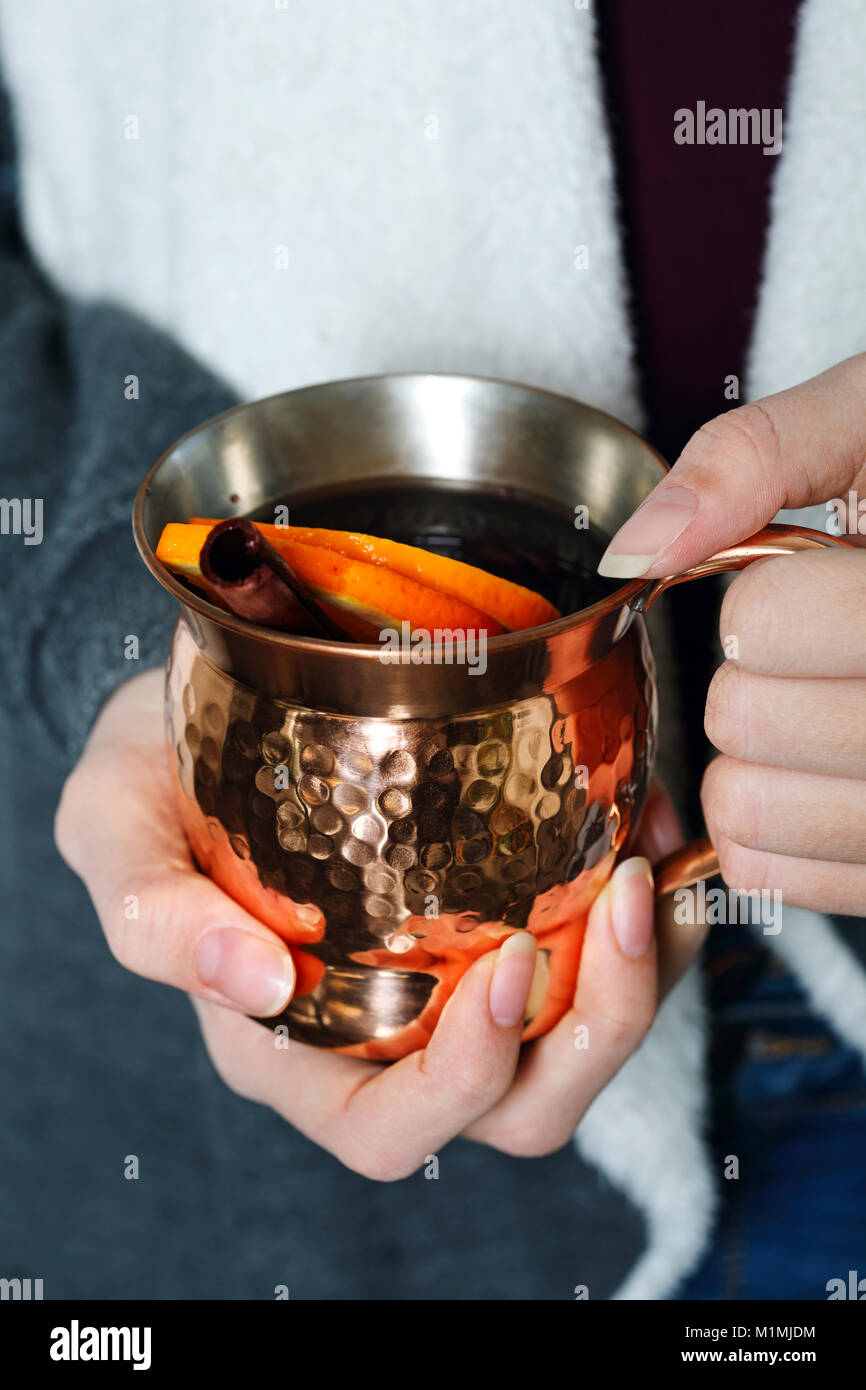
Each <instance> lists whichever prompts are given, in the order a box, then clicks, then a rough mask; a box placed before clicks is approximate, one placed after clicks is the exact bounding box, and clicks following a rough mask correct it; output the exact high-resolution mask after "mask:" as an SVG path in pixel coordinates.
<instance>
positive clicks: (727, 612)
mask: <svg viewBox="0 0 866 1390" xmlns="http://www.w3.org/2000/svg"><path fill="white" fill-rule="evenodd" d="M849 494H853V501H854V507H855V514H854V515H853V527H854V528H855V529H854V531H853V533H851V534H848V535H847V536H846V539H847V540H849V541H853V542H855V543H856V544H859V546H860V547H861V549H860V550H849V549H842V548H840V549H838V550H835V549H832V550H829V549H828V550H814V551H807V552H800V553H799V554H796V555H787V556H780V557H779V558H774V559H771V560H765V561H759V562H757V563H755V564H752V565H750V566H749V567H748V569H746V570H744V571H743V572H742V574H740V575H739V576H738V578H737V579H736V580H735V581H734V582H733V584H732V585H731V586H730V588H729V589H728V591H727V594H726V597H725V601H724V606H723V608H722V615H721V625H720V630H721V638H722V643H723V646H724V648H725V650H726V653H728V654H729V657H730V659H729V660H727V661H726V662H725V664H724V665H723V666H722V667H721V668H720V670H719V671H718V672H717V673H716V675H715V678H714V680H713V683H712V685H711V687H710V691H709V696H708V699H707V714H706V728H707V734H708V736H709V738H710V739H711V740H712V742H713V743H714V744H715V746H716V747H717V748H718V749H719V750H720V752H721V754H722V756H721V757H719V758H716V759H715V761H714V762H713V763H712V764H711V765H710V767H709V769H708V771H707V773H706V776H705V778H704V785H703V804H704V814H705V816H706V822H707V828H708V830H709V833H710V835H711V837H712V840H713V843H714V845H715V847H716V849H717V851H718V854H719V860H720V863H721V869H722V875H723V877H724V878H725V879H726V881H727V882H728V884H729V885H730V886H731V887H734V888H741V889H749V890H753V889H759V890H764V889H769V890H776V889H778V890H779V891H780V892H781V894H782V900H783V901H784V902H787V903H790V904H791V905H794V906H800V907H810V908H814V909H817V910H820V911H825V912H841V913H853V914H858V915H866V719H864V715H866V551H864V550H863V549H862V547H863V545H864V542H866V534H857V532H856V527H857V519H858V518H857V515H856V509H857V508H858V505H859V508H861V509H862V510H861V512H860V525H861V526H862V528H863V532H864V533H866V354H861V355H860V356H857V357H852V358H849V359H848V361H846V362H842V363H840V364H839V366H837V367H834V368H833V369H832V370H831V371H828V372H825V373H824V374H823V375H822V376H819V377H815V378H814V380H812V381H807V382H804V383H803V385H801V386H796V387H794V388H793V389H792V390H790V391H783V392H780V393H779V394H778V395H775V396H768V397H767V398H766V399H765V400H762V401H758V402H756V403H755V404H753V405H746V406H743V407H741V408H740V409H737V410H732V411H730V412H729V413H728V414H726V415H721V416H719V417H718V418H717V419H715V420H711V421H710V423H709V424H707V425H704V427H703V428H702V429H701V430H699V431H698V433H697V434H696V435H695V436H694V437H693V438H692V439H691V440H690V441H689V444H688V445H687V447H686V448H685V450H684V451H683V453H682V455H681V457H680V459H679V461H678V462H677V464H676V465H675V466H674V468H673V469H672V470H671V472H670V473H669V474H668V476H667V477H666V478H665V480H664V482H662V483H660V484H659V485H658V487H656V488H655V489H654V491H653V492H652V493H651V494H650V496H649V498H648V499H647V500H646V501H645V502H644V503H643V504H642V505H641V506H640V507H639V508H638V510H637V511H636V512H635V513H634V515H633V516H632V517H631V518H630V519H629V520H628V521H627V522H626V524H625V526H623V527H622V528H621V530H620V531H619V532H618V533H617V535H616V536H615V537H614V539H613V541H612V542H611V545H610V547H609V548H608V551H607V553H606V555H605V557H604V559H603V561H602V564H601V566H600V567H599V568H600V570H601V572H602V573H604V574H608V575H610V576H612V577H618V578H626V577H631V576H637V575H647V576H653V577H656V576H661V575H670V574H676V573H678V572H679V571H681V570H684V569H687V568H688V567H689V566H691V565H694V564H697V563H698V562H699V561H701V560H704V559H706V558H707V557H708V556H709V555H712V554H713V552H714V551H716V550H720V549H722V548H723V547H724V546H726V545H730V544H731V543H732V542H735V541H740V540H743V539H744V538H745V537H746V536H748V535H750V534H751V533H752V532H754V531H757V530H759V529H760V528H761V527H763V526H765V525H766V524H767V523H768V522H769V521H771V520H772V518H773V517H774V516H775V514H776V512H777V511H778V510H779V509H780V508H782V507H785V508H796V507H804V506H808V505H811V504H814V503H826V502H829V501H831V500H832V499H841V500H844V501H845V502H846V503H847V502H848V501H849ZM851 515H852V514H851V512H849V527H850V526H852V519H851Z"/></svg>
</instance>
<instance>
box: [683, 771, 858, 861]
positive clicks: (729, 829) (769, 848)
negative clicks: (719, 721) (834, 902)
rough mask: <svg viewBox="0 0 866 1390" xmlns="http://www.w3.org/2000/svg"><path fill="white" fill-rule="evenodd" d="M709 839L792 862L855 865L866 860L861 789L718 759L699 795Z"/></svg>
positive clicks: (848, 782) (814, 776)
mask: <svg viewBox="0 0 866 1390" xmlns="http://www.w3.org/2000/svg"><path fill="white" fill-rule="evenodd" d="M701 799H702V802H703V808H704V815H705V818H706V822H707V829H708V830H709V833H710V838H711V839H712V840H713V842H714V843H715V840H716V836H717V835H723V836H724V837H725V839H727V840H732V841H733V842H734V843H735V844H738V845H741V846H743V847H744V848H746V849H753V850H761V851H763V852H764V853H766V854H780V855H787V856H790V857H793V858H800V857H802V858H805V859H827V860H830V861H832V862H839V863H852V864H857V863H860V861H861V860H862V859H863V858H864V856H866V797H864V795H863V785H862V783H861V782H855V781H851V780H848V779H846V778H842V777H823V776H819V775H817V774H810V773H805V772H790V771H788V770H787V769H783V768H776V767H763V766H761V765H756V764H754V763H741V762H736V761H735V760H734V759H733V758H726V757H720V758H715V759H714V760H713V762H711V763H710V766H709V767H708V768H707V771H706V773H705V774H704V781H703V787H702V792H701Z"/></svg>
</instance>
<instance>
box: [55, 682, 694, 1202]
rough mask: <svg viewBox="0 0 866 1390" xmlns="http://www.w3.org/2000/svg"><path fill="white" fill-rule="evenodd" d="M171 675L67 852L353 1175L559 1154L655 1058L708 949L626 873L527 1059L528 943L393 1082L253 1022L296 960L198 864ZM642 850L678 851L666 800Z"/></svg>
mask: <svg viewBox="0 0 866 1390" xmlns="http://www.w3.org/2000/svg"><path fill="white" fill-rule="evenodd" d="M162 683H163V676H162V673H161V672H155V671H153V672H148V673H147V674H146V675H143V676H139V677H137V678H136V679H135V680H133V681H130V682H129V683H128V684H127V685H125V686H123V687H121V689H120V690H118V691H117V692H116V694H115V695H114V697H113V698H112V699H111V700H110V701H109V703H108V704H107V705H106V707H105V709H104V711H103V713H102V715H101V716H100V718H99V720H98V721H97V723H96V725H95V726H94V729H93V733H92V735H91V738H90V741H89V743H88V745H87V748H86V749H85V751H84V754H83V755H82V758H81V761H80V762H79V764H78V766H77V768H76V769H75V771H74V772H73V773H72V775H71V776H70V778H69V780H68V782H67V784H66V787H65V788H64V792H63V797H62V800H61V803H60V807H59V810H58V813H57V824H56V835H57V844H58V846H59V848H60V851H61V853H62V854H63V856H64V858H65V859H66V860H67V862H68V863H69V864H70V865H71V867H72V868H73V869H74V870H75V871H76V872H77V873H78V874H79V875H80V876H81V878H82V879H83V880H84V882H85V884H86V886H87V888H88V890H89V892H90V895H91V897H92V899H93V903H94V906H95V908H96V911H97V913H98V915H99V918H100V921H101V923H102V926H103V928H104V930H105V934H106V936H107V938H108V942H109V945H110V947H111V949H112V951H113V953H114V955H115V956H116V958H117V959H118V960H119V961H120V963H121V964H122V965H124V966H126V967H127V969H129V970H133V971H135V972H136V973H138V974H140V975H145V976H148V977H149V978H150V979H154V980H161V981H163V982H164V983H166V984H171V985H175V986H177V987H178V988H179V989H183V990H186V991H187V992H188V993H189V994H191V995H192V997H193V1003H194V1004H195V1007H196V1010H197V1012H198V1016H199V1020H200V1023H201V1027H202V1031H203V1033H204V1038H205V1042H206V1044H207V1047H208V1050H209V1052H210V1055H211V1058H212V1060H213V1062H214V1065H215V1066H216V1068H217V1070H218V1072H219V1073H220V1075H221V1076H222V1077H223V1079H224V1080H225V1081H226V1082H227V1084H228V1085H229V1086H231V1087H232V1089H233V1090H235V1091H237V1092H238V1093H239V1094H241V1095H243V1096H246V1097H248V1098H249V1099H251V1100H256V1101H259V1102H261V1103H262V1104H265V1105H269V1106H271V1107H272V1108H273V1109H274V1110H276V1111H277V1112H278V1113H279V1114H281V1115H282V1116H283V1117H284V1118H285V1119H286V1120H288V1121H289V1122H290V1123H291V1124H293V1125H295V1126H296V1127H297V1128H298V1129H300V1130H302V1131H303V1133H304V1134H306V1135H308V1136H309V1138H311V1139H313V1140H314V1141H315V1142H316V1143H318V1144H321V1145H322V1146H323V1147H324V1148H326V1149H328V1150H329V1151H330V1152H331V1153H333V1154H336V1156H337V1157H338V1158H339V1159H341V1160H342V1162H343V1163H345V1164H347V1165H348V1166H349V1167H350V1168H354V1169H355V1170H356V1171H358V1172H360V1173H363V1174H366V1175H367V1176H369V1177H371V1178H376V1179H380V1180H390V1179H395V1178H402V1177H405V1176H407V1175H408V1174H409V1173H412V1172H413V1171H414V1170H415V1169H417V1168H418V1167H420V1166H421V1165H422V1164H423V1163H424V1161H425V1159H426V1158H427V1157H428V1155H430V1154H434V1153H437V1152H438V1151H439V1150H440V1149H441V1148H442V1147H443V1145H445V1144H447V1143H448V1141H449V1140H450V1139H452V1138H454V1137H455V1135H458V1134H464V1135H466V1136H468V1137H469V1138H472V1139H476V1140H478V1141H480V1142H481V1143H486V1144H491V1145H493V1146H494V1147H496V1148H499V1149H503V1150H505V1151H506V1152H508V1153H512V1154H519V1155H525V1156H529V1155H534V1154H545V1153H550V1152H552V1151H553V1150H554V1149H557V1148H560V1147H561V1146H562V1145H563V1144H565V1143H566V1142H567V1141H568V1139H569V1138H570V1137H571V1134H572V1133H573V1131H574V1128H575V1126H576V1125H577V1123H578V1121H579V1119H580V1117H581V1115H582V1114H583V1112H584V1111H585V1110H586V1108H587V1106H588V1105H589V1103H590V1102H591V1101H592V1099H593V1098H594V1097H595V1096H596V1095H597V1094H598V1092H599V1091H600V1090H601V1089H602V1087H603V1086H605V1085H606V1083H607V1082H608V1081H609V1080H610V1079H611V1077H612V1076H613V1075H614V1073H615V1072H616V1071H617V1070H618V1068H619V1067H620V1066H621V1065H622V1063H623V1062H624V1061H625V1059H626V1058H627V1057H628V1056H629V1054H630V1053H631V1052H632V1051H633V1050H634V1049H635V1048H636V1047H637V1045H638V1044H639V1042H640V1041H641V1039H642V1038H643V1036H644V1034H645V1033H646V1031H647V1029H648V1028H649V1026H650V1023H651V1021H652V1019H653V1016H654V1013H655V1008H656V1002H657V998H658V994H659V988H660V987H661V990H662V991H664V990H665V989H666V988H667V987H668V986H669V985H670V984H672V983H673V981H674V980H675V979H676V978H677V977H678V976H679V975H680V974H681V973H682V971H683V970H684V969H685V968H686V965H687V964H688V963H689V961H690V960H691V959H692V958H693V957H694V955H695V953H696V951H697V950H698V947H699V946H700V943H701V940H702V938H703V930H702V929H701V928H695V927H678V926H676V925H675V924H674V923H673V921H672V920H671V917H670V915H669V914H668V913H660V914H659V915H658V918H657V925H656V927H655V928H654V922H653V906H654V905H653V898H652V885H651V879H650V876H649V872H648V864H647V860H646V859H643V858H633V859H630V860H627V861H626V862H625V863H624V864H623V865H621V866H620V867H619V868H618V870H617V872H616V873H615V875H614V877H613V879H612V880H611V882H610V883H609V884H608V886H607V888H606V889H605V891H604V892H603V893H602V895H601V897H600V898H599V899H598V900H597V901H596V903H595V905H594V907H593V909H592V912H591V913H590V917H589V922H588V926H587V935H586V942H585V945H584V949H583V958H582V961H581V969H580V982H579V985H578V988H577V993H576V996H575V1000H574V1007H573V1008H572V1009H571V1011H570V1012H569V1013H568V1014H567V1015H566V1016H565V1017H564V1018H563V1019H562V1020H561V1021H560V1022H559V1024H558V1025H557V1026H556V1027H555V1028H554V1029H553V1030H552V1031H551V1032H550V1033H549V1034H548V1035H547V1036H546V1037H544V1038H540V1039H539V1040H538V1041H537V1042H534V1043H531V1044H529V1045H528V1046H527V1047H525V1048H523V1049H522V1051H521V1048H520V1034H521V1028H522V1022H523V1015H524V1008H525V1004H526V1000H527V996H528V994H529V989H530V985H531V981H532V974H533V968H534V959H535V940H534V938H533V937H532V936H531V935H530V934H529V933H528V932H520V933H517V934H516V935H515V936H513V937H511V938H510V943H519V944H506V945H504V946H503V947H501V948H500V949H499V950H498V951H496V952H491V953H490V954H488V955H486V956H484V957H482V958H481V959H480V960H479V961H477V962H476V963H475V964H474V965H473V966H472V968H471V969H470V970H469V971H468V972H467V974H466V975H465V976H464V977H463V979H462V980H461V982H460V985H459V986H458V988H457V990H456V991H455V993H454V995H453V996H452V998H451V999H450V1000H449V1002H448V1004H447V1005H446V1007H445V1010H444V1012H443V1014H442V1017H441V1019H440V1021H439V1023H438V1025H437V1027H436V1030H435V1032H434V1034H433V1037H432V1038H431V1040H430V1043H429V1044H428V1046H427V1048H426V1049H425V1050H424V1051H423V1052H416V1053H413V1054H412V1055H411V1056H409V1057H406V1058H404V1059H403V1060H402V1061H399V1062H396V1063H395V1064H393V1065H392V1066H382V1065H379V1064H377V1063H373V1062H364V1061H360V1060H357V1059H355V1058H352V1057H343V1056H338V1055H336V1054H334V1053H331V1052H327V1051H322V1050H319V1049H316V1048H312V1047H307V1046H305V1045H303V1044H302V1043H299V1042H295V1041H294V1040H292V1041H290V1042H289V1045H288V1047H287V1048H285V1049H284V1048H278V1047H275V1045H274V1035H273V1034H272V1033H271V1032H270V1031H269V1030H267V1029H265V1028H262V1027H261V1025H260V1024H258V1023H255V1022H253V1021H252V1020H251V1019H250V1018H247V1017H245V1016H244V1014H245V1012H251V1013H258V1014H261V1015H272V1014H276V1013H279V1012H280V1011H281V1010H282V1009H283V1008H284V1007H285V1005H286V1003H287V1002H288V1000H289V999H290V997H291V993H292V989H293V987H294V968H293V966H292V958H291V955H290V953H289V951H288V950H287V948H286V946H285V944H284V943H283V942H282V941H281V940H280V939H279V938H278V937H277V936H275V935H274V934H273V933H272V932H271V931H270V930H269V929H268V928H267V927H265V926H263V925H262V924H261V923H260V922H258V921H257V920H256V919H255V918H254V917H251V916H250V915H249V914H248V913H247V912H245V911H244V910H243V908H241V907H239V906H238V905H237V903H235V902H234V901H233V900H232V899H231V898H229V897H227V896H226V895H225V894H224V893H223V892H222V891H221V889H219V888H218V887H217V886H216V885H215V884H213V883H212V882H211V881H210V880H209V879H207V878H205V877H204V876H203V875H202V874H200V873H199V872H198V871H197V870H196V868H195V866H194V864H193V862H192V860H191V858H190V853H189V850H188V848H187V844H186V840H185V838H184V834H183V830H182V828H181V825H180V821H179V820H178V817H177V815H176V812H175V809H174V794H173V789H172V786H171V782H170V777H169V770H168V760H167V757H166V751H165V739H164V733H163V726H162ZM643 824H644V826H645V830H644V832H643V840H642V842H641V843H640V844H639V845H638V846H637V848H638V850H639V851H642V852H643V853H644V854H646V855H648V857H649V858H650V859H651V860H655V859H658V858H659V857H661V856H662V855H664V854H666V853H668V852H669V851H670V850H671V849H674V848H676V846H677V844H678V843H679V842H680V839H681V837H680V835H679V828H678V826H677V824H676V819H675V817H674V814H673V811H672V809H671V807H670V803H669V802H668V800H667V798H666V796H665V795H664V793H663V792H661V791H660V790H657V791H655V792H654V793H653V795H652V796H651V797H650V802H649V804H648V806H647V809H646V813H645V816H644V822H643Z"/></svg>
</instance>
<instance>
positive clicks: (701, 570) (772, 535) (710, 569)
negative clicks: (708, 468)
mask: <svg viewBox="0 0 866 1390" xmlns="http://www.w3.org/2000/svg"><path fill="white" fill-rule="evenodd" d="M838 545H841V546H845V547H846V549H853V548H854V547H853V546H852V543H851V542H850V541H846V540H843V539H842V538H841V537H840V536H830V535H827V534H826V533H825V532H823V531H811V530H809V529H808V528H807V527H805V526H782V525H774V526H766V527H765V528H764V530H763V531H757V532H756V533H755V535H754V536H749V538H748V540H745V541H741V542H740V544H739V545H729V546H728V547H727V548H726V549H725V550H720V551H719V552H718V553H717V554H716V555H711V556H710V557H709V559H708V560H702V561H701V563H700V564H699V565H693V566H692V567H691V569H687V570H683V572H682V573H681V574H672V575H670V576H669V577H668V578H666V579H654V580H651V581H650V582H649V583H648V584H645V585H644V586H643V588H642V589H641V590H640V592H639V593H637V594H635V596H634V597H633V598H632V599H630V600H629V602H628V605H627V606H628V608H630V609H631V610H632V612H634V613H645V612H646V611H647V609H648V608H650V607H651V606H652V604H654V603H655V601H656V599H657V598H658V597H659V595H660V594H663V593H664V591H665V589H671V588H673V586H674V584H683V583H685V581H686V580H687V579H700V578H702V576H703V575H705V574H721V573H722V572H723V571H724V570H741V569H745V567H746V565H750V564H751V563H752V561H753V560H761V559H763V558H764V557H766V556H769V555H794V554H796V552H797V551H799V550H814V549H819V548H821V547H826V546H838ZM718 872H719V858H718V855H717V854H716V851H715V850H714V849H713V845H712V841H711V840H710V838H709V836H708V835H704V836H703V838H702V839H700V840H693V841H692V843H691V844H689V845H683V847H682V849H677V850H674V852H673V854H668V855H667V856H666V857H665V858H664V859H661V860H659V862H658V864H656V866H655V868H654V870H653V877H654V879H655V893H656V897H657V898H661V897H664V896H665V894H667V893H675V892H676V891H677V889H679V888H690V887H691V886H692V884H694V883H697V882H698V881H699V880H700V879H702V878H712V877H713V875H714V874H717V873H718Z"/></svg>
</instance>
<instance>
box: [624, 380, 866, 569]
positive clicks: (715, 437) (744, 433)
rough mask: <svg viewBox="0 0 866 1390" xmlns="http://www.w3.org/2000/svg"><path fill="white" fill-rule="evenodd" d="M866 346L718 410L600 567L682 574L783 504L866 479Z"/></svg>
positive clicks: (826, 495) (812, 499)
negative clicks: (784, 386) (813, 373)
mask: <svg viewBox="0 0 866 1390" xmlns="http://www.w3.org/2000/svg"><path fill="white" fill-rule="evenodd" d="M864 396H866V353H861V354H860V355H859V356H857V357H850V358H849V359H848V360H847V361H846V362H840V363H839V365H838V366H836V367H832V368H831V369H830V371H828V372H824V373H823V374H822V375H821V376H817V377H813V378H812V380H811V381H806V382H803V383H802V385H800V386H795V387H792V389H791V390H789V391H780V392H779V393H778V394H777V395H775V396H766V397H765V398H764V399H763V400H762V401H756V402H755V403H754V404H751V405H745V406H741V407H739V408H738V409H737V410H731V411H728V413H727V414H725V415H719V416H717V417H716V418H715V419H714V420H711V421H710V422H709V423H708V424H706V425H704V426H702V428H701V429H700V430H698V432H697V434H695V435H693V436H692V438H691V439H690V440H689V442H688V444H687V445H686V447H685V449H684V450H683V452H682V454H681V455H680V457H679V459H678V460H677V462H676V463H675V465H674V467H673V468H672V469H671V471H670V473H668V475H667V476H666V477H665V478H664V479H663V481H662V482H660V483H659V484H658V486H657V487H655V488H654V489H653V491H652V492H651V493H650V495H649V497H647V498H646V499H645V500H644V501H643V502H642V503H641V505H640V506H639V507H638V508H637V510H636V511H635V512H634V513H633V515H632V516H631V517H629V519H628V521H627V522H626V523H625V525H624V526H621V527H620V529H619V530H618V531H617V533H616V535H615V536H614V537H613V540H612V541H611V543H610V545H609V546H608V548H607V550H606V551H605V553H604V555H603V557H602V560H601V564H600V565H599V567H598V571H599V574H602V575H605V576H607V577H608V578H610V579H633V578H636V577H637V576H639V575H640V576H646V577H647V578H659V577H661V576H666V575H671V574H678V573H680V571H682V570H685V569H688V568H689V567H690V566H691V565H696V564H699V563H700V562H701V561H702V560H706V559H707V558H708V557H709V556H710V555H713V554H714V553H715V552H716V551H717V550H722V549H724V547H725V546H728V545H733V544H735V543H736V542H738V541H742V540H745V538H746V537H747V536H750V535H752V534H753V532H755V531H759V530H761V528H762V527H764V526H766V525H767V523H768V522H770V521H772V519H773V517H774V516H775V515H776V513H777V512H778V511H779V510H780V508H783V507H792V508H795V507H807V506H810V505H812V504H814V503H819V502H826V501H828V500H829V499H830V498H833V497H844V496H846V495H847V492H848V490H849V489H852V488H855V489H856V488H857V486H858V484H859V485H860V486H861V487H862V486H863V484H864V483H866V464H864V459H866V413H864V411H863V399H864Z"/></svg>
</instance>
